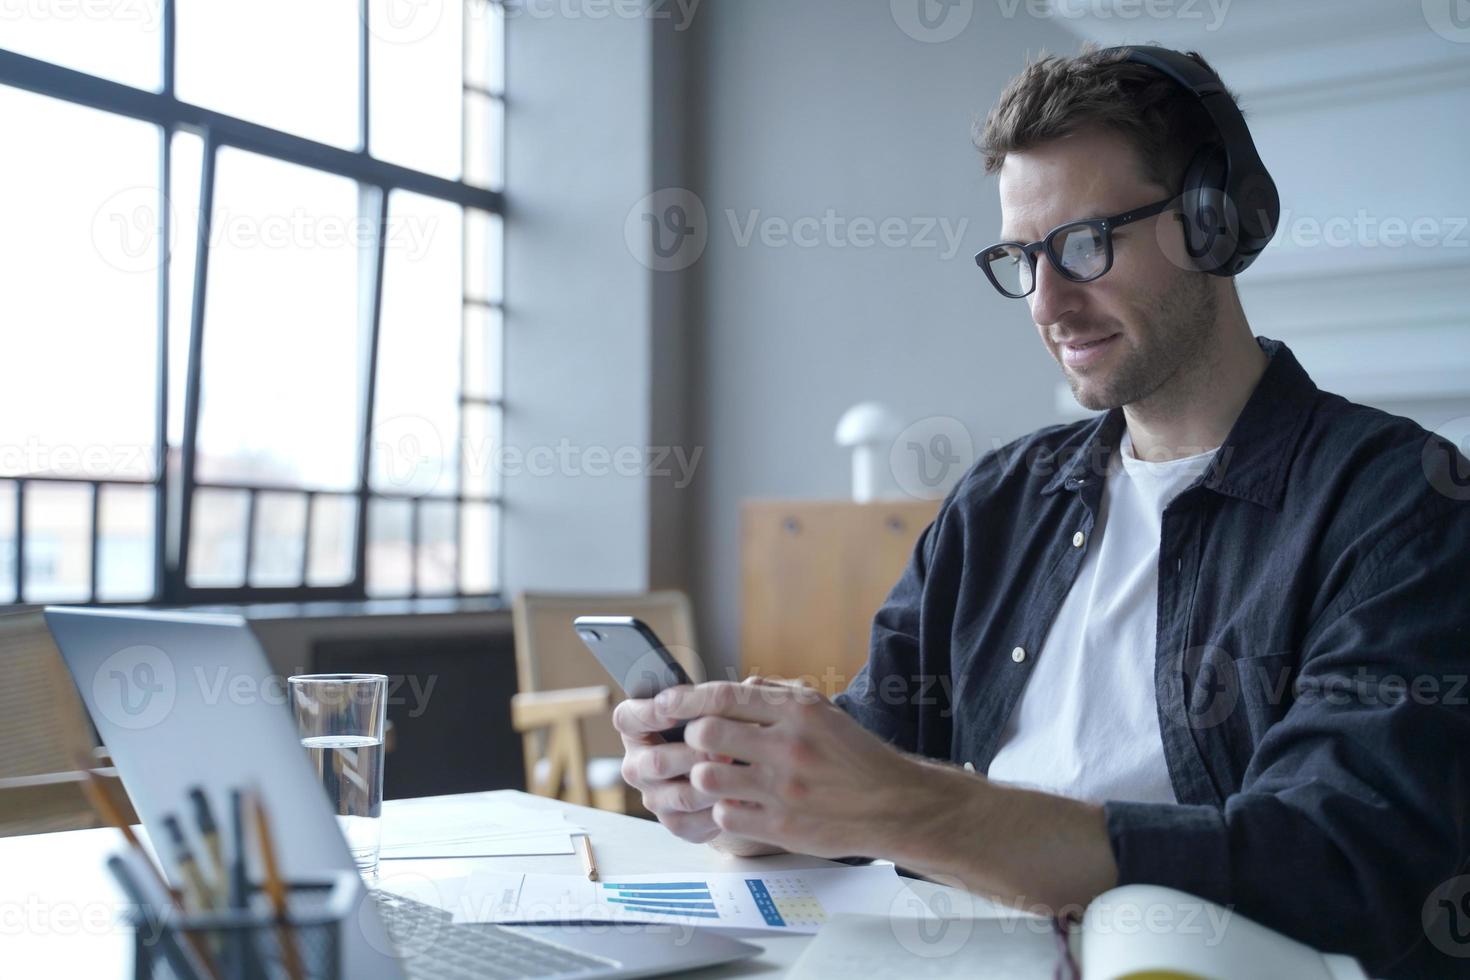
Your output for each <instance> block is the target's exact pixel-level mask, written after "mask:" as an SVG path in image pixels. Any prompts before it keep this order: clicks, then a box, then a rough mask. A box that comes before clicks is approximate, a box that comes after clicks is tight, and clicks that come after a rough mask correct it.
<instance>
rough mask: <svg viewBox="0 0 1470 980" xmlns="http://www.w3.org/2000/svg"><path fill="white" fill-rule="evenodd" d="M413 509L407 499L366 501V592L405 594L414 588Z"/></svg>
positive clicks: (372, 593)
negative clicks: (411, 527)
mask: <svg viewBox="0 0 1470 980" xmlns="http://www.w3.org/2000/svg"><path fill="white" fill-rule="evenodd" d="M411 513H412V508H411V507H410V505H409V503H408V501H406V500H373V501H370V502H369V503H368V555H367V594H368V595H370V596H405V595H408V594H409V592H410V591H411V590H412V588H413V545H412V540H411V538H410V537H409V533H410V532H409V522H410V520H411Z"/></svg>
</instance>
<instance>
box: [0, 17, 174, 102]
mask: <svg viewBox="0 0 1470 980" xmlns="http://www.w3.org/2000/svg"><path fill="white" fill-rule="evenodd" d="M162 6H163V4H162V0H127V2H116V0H112V2H101V3H99V2H95V0H91V2H88V0H71V2H67V0H50V2H42V0H10V2H6V3H0V48H7V49H9V50H11V51H14V52H16V53H17V54H23V55H26V56H28V57H31V58H39V59H41V60H42V61H52V62H55V63H56V64H58V65H64V66H65V67H67V68H75V69H76V70H77V71H84V72H87V73H88V74H89V75H100V76H102V77H103V78H110V79H112V80H113V81H114V82H122V83H123V84H124V85H132V86H133V87H135V88H145V89H150V90H152V91H155V92H156V91H158V89H159V88H161V87H162V78H161V74H160V66H161V65H162V63H163V54H162V51H163V26H162V25H163V20H162V16H163V15H162V13H161V8H162Z"/></svg>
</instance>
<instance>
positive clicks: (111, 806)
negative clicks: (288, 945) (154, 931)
mask: <svg viewBox="0 0 1470 980" xmlns="http://www.w3.org/2000/svg"><path fill="white" fill-rule="evenodd" d="M77 768H78V769H80V770H81V772H82V774H83V776H84V778H83V779H82V792H83V793H85V794H86V795H87V800H88V801H89V802H90V803H91V804H92V808H93V809H94V810H96V811H97V813H98V815H99V816H101V817H102V819H103V820H106V821H107V822H108V823H110V824H112V826H114V827H116V828H117V829H118V830H119V831H120V832H121V833H122V835H123V840H125V841H127V843H128V847H129V848H130V854H131V856H132V857H134V858H136V860H137V863H138V864H139V865H141V867H142V868H146V869H147V870H145V871H142V874H141V876H139V875H134V876H133V881H134V884H136V885H140V886H141V885H143V881H142V880H140V879H141V878H147V879H149V880H151V881H152V883H153V886H154V887H155V888H157V889H158V890H159V892H160V893H161V895H162V896H163V899H164V901H166V902H167V904H168V905H169V906H171V907H172V908H173V909H174V910H175V911H177V912H182V911H183V908H182V907H181V906H180V905H179V896H178V893H177V892H175V891H174V890H173V889H172V888H170V887H169V884H168V879H167V878H165V877H164V876H163V872H162V871H159V870H158V867H157V865H155V864H154V863H153V859H152V858H150V857H149V856H148V852H147V851H146V850H144V848H143V844H142V842H141V841H139V840H138V836H137V835H136V834H134V833H133V828H131V827H129V826H128V823H127V821H126V820H124V819H123V818H122V813H121V812H120V811H119V810H118V808H117V804H116V803H114V802H113V801H112V797H110V796H108V795H107V787H106V786H105V785H104V784H103V782H102V777H101V776H99V775H97V773H95V772H94V771H93V770H92V766H91V762H90V760H89V759H87V758H86V757H85V756H78V757H77ZM140 870H141V869H140ZM184 938H185V939H186V940H188V943H189V946H190V947H191V948H192V949H193V950H194V952H195V954H196V955H197V956H198V957H199V960H200V961H201V963H202V965H203V968H204V972H205V973H206V974H207V975H208V976H209V977H211V978H217V977H218V976H219V974H218V973H217V972H216V971H215V969H214V966H213V964H212V963H210V960H209V954H208V953H206V952H205V950H204V945H203V943H201V942H200V941H199V937H198V936H195V935H192V934H190V933H187V932H186V933H184Z"/></svg>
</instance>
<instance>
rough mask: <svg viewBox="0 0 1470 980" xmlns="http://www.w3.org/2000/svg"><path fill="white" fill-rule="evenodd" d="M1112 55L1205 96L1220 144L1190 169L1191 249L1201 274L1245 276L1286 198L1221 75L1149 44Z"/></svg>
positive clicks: (1185, 201) (1186, 204) (1183, 194)
mask: <svg viewBox="0 0 1470 980" xmlns="http://www.w3.org/2000/svg"><path fill="white" fill-rule="evenodd" d="M1109 52H1120V53H1126V55H1127V56H1126V57H1125V58H1124V59H1123V60H1124V61H1132V62H1136V63H1138V64H1141V65H1147V66H1149V67H1150V68H1154V69H1156V70H1158V71H1161V72H1163V73H1164V74H1165V75H1167V76H1168V77H1170V78H1172V79H1173V80H1174V81H1175V82H1177V83H1178V84H1179V85H1180V87H1182V88H1183V89H1184V90H1185V91H1187V92H1189V93H1190V94H1191V95H1193V96H1194V97H1195V98H1196V99H1198V100H1199V104H1200V106H1201V107H1202V108H1203V109H1204V110H1205V112H1206V113H1208V114H1209V117H1210V119H1211V120H1212V121H1213V122H1214V124H1215V131H1216V133H1217V134H1218V135H1219V140H1220V141H1219V142H1218V143H1207V144H1206V145H1204V146H1202V147H1200V148H1199V150H1198V151H1197V152H1196V153H1195V155H1194V157H1193V159H1191V160H1190V162H1189V166H1188V167H1186V168H1185V171H1184V183H1183V186H1182V187H1181V189H1180V198H1181V199H1180V212H1181V213H1182V215H1183V218H1184V222H1183V223H1184V240H1185V246H1186V248H1188V250H1189V255H1190V257H1191V258H1192V259H1193V260H1194V261H1195V263H1196V266H1197V267H1198V268H1199V270H1200V271H1201V272H1208V273H1210V274H1211V275H1216V276H1233V275H1236V274H1238V273H1240V272H1243V271H1244V270H1245V269H1246V268H1247V267H1248V266H1249V265H1250V264H1251V263H1252V262H1254V261H1255V260H1256V256H1257V255H1259V254H1261V249H1263V248H1265V247H1266V243H1267V242H1269V241H1270V240H1271V236H1272V235H1274V234H1276V223H1277V221H1278V220H1279V219H1280V217H1281V199H1280V197H1279V196H1278V195H1277V193H1276V182H1275V181H1274V180H1272V179H1271V174H1270V173H1269V172H1267V170H1266V165H1265V164H1263V163H1262V162H1261V157H1260V154H1259V153H1257V152H1256V144H1255V142H1254V141H1253V140H1252V139H1251V134H1250V130H1249V129H1248V128H1246V125H1245V117H1244V116H1242V115H1241V114H1240V108H1239V107H1238V106H1237V105H1236V104H1235V100H1234V99H1232V98H1231V97H1230V93H1229V92H1227V91H1226V90H1225V85H1224V83H1223V82H1221V81H1220V79H1219V77H1218V76H1217V75H1215V73H1214V72H1211V71H1209V70H1208V69H1206V68H1205V67H1204V66H1203V65H1201V64H1200V63H1199V62H1197V61H1195V60H1194V59H1193V58H1191V57H1189V56H1188V55H1185V54H1182V53H1180V52H1178V51H1171V50H1170V49H1168V48H1160V47H1153V46H1148V45H1140V46H1134V45H1126V46H1120V47H1116V48H1108V49H1106V50H1105V51H1103V52H1100V53H1102V54H1106V53H1109Z"/></svg>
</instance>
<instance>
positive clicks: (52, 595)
mask: <svg viewBox="0 0 1470 980" xmlns="http://www.w3.org/2000/svg"><path fill="white" fill-rule="evenodd" d="M25 535H26V581H25V601H26V602H83V601H85V600H87V599H88V598H90V596H89V593H90V592H91V588H92V488H91V487H89V486H87V485H86V484H81V483H73V484H66V483H31V484H28V485H27V486H26V526H25Z"/></svg>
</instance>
